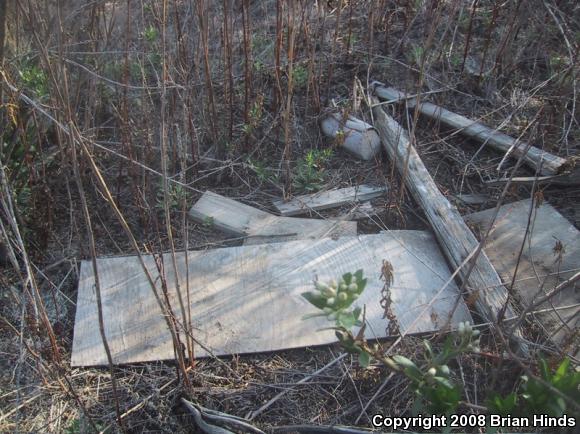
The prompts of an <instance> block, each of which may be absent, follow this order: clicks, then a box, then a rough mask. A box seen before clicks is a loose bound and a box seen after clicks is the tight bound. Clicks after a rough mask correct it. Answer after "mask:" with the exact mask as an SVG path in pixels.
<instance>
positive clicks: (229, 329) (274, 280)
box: [71, 231, 470, 366]
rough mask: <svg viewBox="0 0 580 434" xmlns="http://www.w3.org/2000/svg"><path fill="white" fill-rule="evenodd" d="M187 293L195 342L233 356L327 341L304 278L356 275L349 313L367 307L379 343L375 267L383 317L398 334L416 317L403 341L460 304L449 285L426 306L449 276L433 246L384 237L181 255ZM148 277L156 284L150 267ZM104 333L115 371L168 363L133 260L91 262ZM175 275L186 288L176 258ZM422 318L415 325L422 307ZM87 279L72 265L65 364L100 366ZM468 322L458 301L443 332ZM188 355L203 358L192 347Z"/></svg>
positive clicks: (85, 271)
mask: <svg viewBox="0 0 580 434" xmlns="http://www.w3.org/2000/svg"><path fill="white" fill-rule="evenodd" d="M187 254H188V263H189V273H188V276H189V288H190V297H191V312H192V320H193V327H194V334H195V336H194V337H195V338H196V339H197V340H199V341H200V342H202V343H204V344H205V345H206V346H207V347H208V348H209V349H211V351H212V352H213V353H214V354H217V355H226V354H240V353H253V352H263V351H273V350H281V349H286V348H296V347H304V346H312V345H321V344H327V343H331V342H334V341H335V340H336V338H335V335H334V332H333V331H332V330H326V331H317V330H318V329H321V328H323V327H327V326H329V324H330V323H329V322H327V321H326V320H325V319H322V318H313V319H309V320H303V319H302V317H303V315H305V314H307V313H314V312H316V309H315V308H314V307H312V306H311V305H310V304H309V303H308V302H306V300H304V298H303V297H302V296H301V293H302V292H304V291H309V290H312V288H313V285H312V281H313V279H316V278H319V279H321V280H323V281H327V280H329V279H331V278H335V279H336V278H338V277H340V276H341V275H342V274H344V273H346V272H352V271H356V270H357V269H363V270H364V274H365V277H367V278H368V284H367V288H366V290H365V292H364V293H363V295H362V296H361V298H360V299H359V301H357V305H359V306H362V305H365V306H366V318H367V320H368V326H367V337H369V338H372V337H384V336H385V335H386V327H387V326H388V320H386V319H383V309H382V308H381V306H380V299H381V289H382V287H383V281H382V280H381V279H380V277H381V269H382V263H383V260H388V261H390V262H391V264H392V265H393V268H394V284H393V286H392V288H391V293H392V297H391V298H392V302H393V303H392V308H393V311H394V313H395V315H396V317H397V321H398V322H399V326H400V327H401V328H402V329H403V330H405V329H406V328H407V327H409V326H410V325H411V323H412V322H413V321H414V320H415V319H417V318H419V320H418V322H417V323H416V325H415V326H414V327H413V328H412V329H411V330H410V331H412V332H425V331H433V330H437V329H439V328H440V327H442V326H443V325H444V324H445V322H446V321H447V318H448V315H449V314H450V312H451V310H452V307H453V305H454V303H455V301H456V300H457V298H458V297H459V293H458V288H457V287H456V286H455V285H454V284H452V285H450V286H448V287H447V288H445V289H444V290H443V292H442V293H441V294H440V295H439V297H437V298H436V299H435V301H434V303H433V305H432V306H430V307H428V304H429V302H430V301H431V300H432V299H433V298H434V297H435V296H436V295H437V293H438V291H439V289H440V288H441V287H442V286H443V284H444V283H445V282H446V281H447V280H448V279H449V276H450V273H449V268H448V267H447V264H446V263H445V260H444V258H443V256H442V255H441V253H440V251H439V248H438V247H437V243H436V242H435V240H434V239H433V237H432V236H431V235H430V234H428V233H426V232H418V231H393V232H391V233H390V234H380V235H364V236H360V237H349V238H340V239H338V240H333V239H329V238H326V239H320V240H316V241H308V240H300V241H291V242H286V243H276V244H263V245H256V246H240V247H229V248H222V249H213V250H207V251H191V252H188V253H187ZM164 259H165V260H164V263H165V270H166V272H165V275H166V279H167V285H168V291H169V298H170V300H171V302H172V303H173V304H175V303H176V289H175V287H176V285H175V277H174V276H175V274H176V273H175V272H174V269H173V267H172V265H171V264H172V262H171V259H170V256H169V254H166V255H165V256H164ZM146 262H147V266H148V268H149V269H150V270H151V272H152V273H153V275H154V276H158V275H159V273H158V272H157V270H156V268H155V265H154V260H153V258H152V257H151V256H148V257H146ZM98 269H99V277H100V281H101V291H102V297H103V314H104V319H105V333H106V335H107V340H108V343H109V345H110V347H111V352H112V354H113V359H114V362H115V363H116V364H124V363H134V362H146V361H153V360H166V359H172V358H173V348H172V344H171V337H170V334H169V332H168V330H167V325H166V321H165V320H164V319H163V317H162V315H161V311H160V309H159V307H158V305H157V303H156V302H155V300H154V298H153V296H152V294H151V288H150V287H149V285H148V283H147V281H146V279H145V277H144V275H143V271H142V269H141V268H140V265H139V263H138V260H137V259H136V257H133V256H129V257H117V258H100V259H98ZM177 274H178V275H179V276H180V286H181V288H185V286H186V285H185V282H184V279H185V276H186V270H185V253H183V252H182V253H179V254H178V255H177ZM426 307H428V308H427V309H426V312H425V313H424V314H423V315H421V316H420V314H421V312H422V311H423V310H424V309H425V308H426ZM96 315H97V309H96V304H95V294H94V275H93V271H92V267H91V266H90V264H89V263H88V262H83V263H82V264H81V273H80V279H79V288H78V300H77V312H76V319H75V330H74V339H73V351H72V361H71V363H72V365H73V366H94V365H104V364H106V363H107V361H106V356H105V353H104V350H103V346H102V341H101V338H100V336H99V332H98V329H97V327H96V326H95V324H96ZM467 320H470V314H469V312H468V309H467V307H466V306H465V305H464V304H463V302H461V303H460V304H459V307H458V309H457V310H456V311H455V313H454V315H453V318H452V324H456V323H458V322H459V321H467ZM196 356H197V357H204V356H207V353H206V352H205V351H204V350H202V349H201V348H200V347H199V346H197V347H196Z"/></svg>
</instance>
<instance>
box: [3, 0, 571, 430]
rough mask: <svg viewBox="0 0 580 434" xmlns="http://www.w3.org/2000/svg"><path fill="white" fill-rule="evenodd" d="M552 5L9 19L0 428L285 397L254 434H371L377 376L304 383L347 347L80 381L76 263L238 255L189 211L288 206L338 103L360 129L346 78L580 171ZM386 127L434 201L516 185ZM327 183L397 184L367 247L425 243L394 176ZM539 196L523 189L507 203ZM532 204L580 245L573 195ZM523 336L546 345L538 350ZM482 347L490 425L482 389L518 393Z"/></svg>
mask: <svg viewBox="0 0 580 434" xmlns="http://www.w3.org/2000/svg"><path fill="white" fill-rule="evenodd" d="M561 3H563V4H562V5H560V6H556V5H554V4H552V2H543V1H540V0H533V1H530V2H521V1H519V2H508V3H506V4H503V3H502V4H501V5H500V3H499V2H494V1H475V2H463V1H459V0H453V1H445V2H431V1H418V2H402V1H398V0H365V1H363V0H359V1H355V0H337V1H328V2H326V1H325V2H310V1H296V2H289V1H283V0H279V1H274V0H270V1H263V2H249V1H245V0H242V1H233V0H223V1H212V0H205V1H203V2H201V1H200V2H197V1H186V0H163V1H152V0H121V1H104V0H99V1H85V0H70V1H65V2H57V1H54V0H44V1H33V0H26V1H19V2H2V6H5V5H8V6H7V11H6V14H7V20H6V30H7V31H6V37H5V41H4V44H3V45H4V46H5V50H4V53H3V59H2V58H1V56H0V62H1V63H2V69H1V71H2V77H1V90H0V98H1V101H0V104H1V106H0V125H1V126H2V128H1V129H0V135H1V139H2V147H1V149H0V159H1V164H2V165H3V167H4V170H5V175H2V190H1V194H0V197H1V199H2V202H1V213H0V221H1V223H2V228H1V234H0V236H1V238H0V241H1V243H0V247H2V251H0V253H1V255H0V256H1V257H0V261H1V264H0V267H1V268H0V296H1V297H2V302H1V303H0V351H1V353H2V357H1V358H0V372H1V374H0V408H1V411H0V414H1V415H0V430H1V431H23V432H24V431H26V432H89V431H91V430H92V429H98V430H102V429H105V428H108V429H110V430H111V431H117V430H127V431H130V432H158V431H159V432H193V431H194V428H193V422H192V419H191V417H190V416H189V415H188V414H186V413H185V410H184V408H183V407H182V406H180V404H179V398H180V397H182V396H187V397H188V398H190V399H191V400H194V401H197V402H199V403H201V404H202V405H204V406H205V407H208V408H215V409H218V410H221V411H224V412H227V413H231V414H234V415H238V416H246V415H247V414H249V413H250V412H252V411H255V410H256V409H258V408H260V406H262V405H263V404H264V403H265V402H267V401H268V400H269V399H270V398H272V397H273V396H275V395H276V394H277V393H279V392H280V391H281V390H288V393H286V394H285V395H284V396H283V397H282V398H280V399H279V400H278V401H276V402H275V403H274V404H273V405H272V406H271V407H269V408H268V409H267V410H265V411H264V412H263V413H261V414H260V415H259V416H258V417H256V419H255V420H254V422H255V423H256V424H257V425H259V426H261V427H272V426H277V425H288V424H304V423H316V424H335V423H340V424H345V425H353V424H355V421H357V420H358V424H359V425H361V426H369V423H370V422H369V419H368V417H367V416H365V414H364V413H361V409H362V408H363V407H364V406H365V405H366V403H368V402H369V400H370V399H371V397H372V396H373V395H374V394H375V392H376V391H377V390H378V388H379V386H380V385H381V384H382V383H383V380H384V378H385V377H386V375H385V372H384V371H383V370H382V369H380V368H378V367H374V368H371V369H368V370H362V369H360V368H359V367H357V365H356V363H355V362H354V361H352V360H351V359H350V358H349V357H347V358H345V359H343V360H342V361H341V362H339V363H336V364H335V365H333V366H332V367H331V368H329V369H328V370H326V371H324V372H323V373H322V374H321V375H318V376H316V377H315V378H313V379H312V380H311V381H309V382H307V383H305V384H303V385H298V386H296V385H295V383H296V382H297V381H299V380H300V379H302V378H304V377H305V376H306V375H308V374H309V373H312V372H314V371H316V370H317V369H319V368H320V367H321V366H324V365H325V364H326V363H328V362H330V361H332V360H333V359H334V358H335V357H336V356H337V355H338V354H339V353H340V349H339V348H337V347H325V348H313V349H303V350H294V351H285V352H280V353H276V354H264V355H253V356H244V357H233V358H225V359H224V360H223V363H219V362H218V361H216V360H201V361H198V362H197V364H196V366H195V367H194V368H190V367H188V366H186V362H185V361H182V363H181V364H180V363H172V362H166V363H161V362H160V363H157V364H146V365H136V366H123V367H115V368H113V367H109V368H103V369H71V367H70V365H69V362H68V361H69V359H70V351H71V343H72V329H73V319H74V312H75V305H74V303H75V300H76V284H77V278H78V263H79V261H80V260H84V259H90V258H91V257H92V256H93V255H94V254H96V255H112V254H120V253H123V254H127V253H128V254H135V253H136V251H135V250H136V249H135V246H138V247H137V248H138V249H140V251H141V252H143V253H144V252H159V251H166V250H175V249H180V248H195V249H204V248H213V247H218V246H227V245H235V244H236V243H239V240H229V239H227V238H226V237H225V236H224V235H223V234H221V233H218V232H216V231H214V230H212V229H211V228H208V227H205V226H203V225H195V224H193V223H191V222H189V221H188V219H187V214H186V212H187V209H188V207H189V206H191V204H192V203H193V202H194V201H195V200H196V199H197V198H198V197H199V196H200V194H201V193H202V192H203V191H205V190H206V189H212V190H214V191H217V192H219V193H220V194H224V195H227V196H229V197H233V198H236V199H240V200H242V201H244V202H246V203H249V204H253V205H255V206H258V207H261V208H264V209H268V208H269V207H270V201H271V199H272V198H274V197H280V196H282V195H288V194H292V193H294V192H295V191H293V187H292V185H293V183H292V178H293V177H294V176H295V173H296V172H295V170H294V169H295V167H296V165H297V162H298V161H299V160H300V159H301V158H303V157H304V155H305V154H306V152H307V151H309V150H311V149H324V148H327V147H333V146H334V145H335V144H334V143H331V142H329V141H328V140H326V139H324V138H323V137H322V136H321V133H320V131H319V128H318V120H319V117H320V116H321V114H322V113H324V107H326V106H327V105H329V104H330V102H331V100H334V102H335V103H337V104H338V106H339V107H341V108H342V109H344V110H345V111H348V112H351V113H354V114H356V115H357V116H359V117H361V118H365V119H366V120H367V121H370V117H369V115H368V113H367V112H366V111H365V108H364V104H363V103H362V102H361V96H360V94H357V93H355V92H354V90H353V89H355V79H359V80H360V81H361V82H362V84H363V86H366V84H367V80H369V79H375V80H381V81H383V82H388V83H390V84H393V85H395V86H397V87H399V88H401V89H403V90H409V91H410V92H417V91H431V92H433V91H435V93H433V94H431V95H430V97H429V98H431V99H432V101H434V102H436V103H438V104H440V105H443V106H445V107H447V108H449V109H450V110H453V111H456V112H458V113H462V114H464V115H466V116H469V117H471V118H474V119H482V120H483V121H484V122H485V123H487V124H488V125H493V126H500V125H501V128H502V131H504V132H507V133H509V134H512V135H514V136H519V135H520V134H522V133H523V137H524V138H525V139H526V140H528V141H530V142H532V143H534V144H535V145H536V146H539V147H543V148H544V149H545V150H546V151H549V152H552V153H555V154H557V155H560V156H563V157H569V156H575V155H578V148H577V144H578V142H579V140H580V125H579V124H578V117H577V116H578V111H579V109H578V103H577V93H578V77H577V76H578V67H577V58H578V51H579V47H580V46H579V40H578V34H579V32H580V19H579V18H578V17H579V13H580V10H579V6H577V5H574V2H561ZM290 5H291V6H290ZM1 12H2V9H1V8H0V15H1ZM0 18H1V16H0ZM0 23H2V20H1V19H0ZM0 35H2V33H0ZM393 110H394V112H395V116H396V117H397V118H398V119H399V120H400V121H401V122H402V123H403V124H404V125H406V126H408V127H409V129H410V130H411V131H412V134H413V135H414V136H415V137H416V143H417V147H418V149H419V152H420V154H421V156H422V158H423V159H424V161H425V162H426V165H427V167H428V169H429V170H430V172H431V174H432V175H433V177H434V179H435V180H436V182H437V183H438V185H439V186H440V187H441V189H442V191H443V192H444V193H446V194H447V193H449V194H459V193H485V194H488V195H490V196H492V197H497V196H499V194H500V190H498V189H497V187H492V186H489V185H487V184H484V182H485V181H488V180H491V179H495V178H498V177H501V176H503V175H504V174H506V173H509V172H510V170H512V169H513V167H514V162H513V161H511V160H508V161H507V162H506V164H505V165H503V166H502V168H501V170H500V171H498V170H497V165H498V163H499V161H501V159H502V157H503V156H502V155H501V154H498V153H496V152H495V151H491V150H488V149H483V150H479V149H478V148H479V146H478V145H477V144H475V143H471V142H467V141H466V140H465V139H463V138H461V137H459V136H458V135H457V134H454V133H453V132H450V131H446V130H444V129H440V128H439V126H438V125H433V124H431V123H429V122H426V121H425V120H423V119H419V118H417V117H416V116H412V113H411V114H406V113H403V111H401V110H400V109H393ZM73 150H75V151H76V152H75V153H73ZM75 154H76V156H77V157H78V173H77V174H76V175H75V170H74V168H75V160H74V158H73V157H74V155H75ZM93 163H94V165H92V164H93ZM324 165H325V183H326V185H332V186H348V185H354V184H357V183H362V182H371V183H381V184H384V183H388V184H389V185H390V193H389V197H387V198H385V199H384V200H383V201H382V202H378V203H377V204H378V205H379V206H380V207H381V212H380V213H379V215H378V216H375V217H373V218H371V219H367V220H365V221H363V222H361V224H360V225H359V228H360V229H359V230H361V231H363V232H368V233H374V232H377V231H379V230H381V229H385V228H389V229H401V228H407V229H425V228H427V223H426V222H425V219H424V217H423V216H422V215H421V213H420V211H418V210H417V209H416V207H415V205H414V204H413V202H412V200H411V199H410V197H408V195H407V194H406V193H405V192H401V190H400V183H399V180H398V179H397V177H396V176H395V175H394V173H395V172H394V171H393V170H392V167H391V165H390V163H389V162H388V161H386V160H383V159H381V158H378V159H377V160H376V161H373V162H368V163H363V162H359V161H354V160H353V159H352V158H351V157H350V156H348V155H346V154H344V153H343V152H342V151H340V150H335V152H334V154H333V156H332V157H331V158H330V159H328V161H326V162H325V164H324ZM526 170H527V169H521V174H528V175H530V174H531V173H529V172H527V171H526ZM80 191H82V192H83V193H84V195H85V197H86V204H87V209H88V215H86V216H84V215H83V213H82V207H83V200H82V199H83V198H82V195H81V194H80ZM107 194H110V198H111V199H112V201H114V202H115V203H116V204H117V205H118V210H115V208H114V207H113V206H111V201H109V202H107V201H106V200H105V199H106V197H107ZM530 194H531V191H530V189H529V188H527V187H521V188H520V189H514V190H513V191H510V192H509V196H508V199H509V200H511V199H514V200H515V199H520V198H525V197H529V196H530ZM543 194H544V197H545V199H546V200H548V201H549V202H550V203H552V204H553V205H555V206H556V207H557V208H558V209H559V210H560V211H561V212H562V213H563V214H564V215H565V216H566V217H568V218H570V219H571V220H574V219H576V225H578V221H577V215H576V214H574V213H575V211H576V210H577V209H578V207H579V205H578V204H579V203H580V199H579V197H580V190H579V189H578V188H575V187H568V188H561V187H560V188H549V187H547V188H545V189H544V191H543ZM336 212H337V211H336V210H335V211H328V212H324V213H322V217H330V216H333V215H335V214H334V213H336ZM122 220H124V221H125V222H126V226H125V227H124V226H123V224H122ZM89 222H90V226H89ZM89 228H90V229H91V230H90V231H88V232H87V230H88V229H89ZM91 238H94V240H95V246H94V251H92V249H91V248H89V246H90V240H91ZM11 256H12V257H11ZM173 308H174V311H175V312H180V310H179V306H174V307H173ZM179 315H181V313H179ZM96 326H97V325H95V327H96ZM528 327H529V328H530V330H529V331H530V336H533V337H534V339H538V342H540V339H541V337H542V336H541V332H539V331H537V330H534V329H533V325H528ZM176 333H178V334H179V330H176ZM430 338H431V337H430ZM433 341H434V342H435V344H436V345H437V343H436V342H437V337H433ZM420 348H421V346H420V345H418V340H417V338H412V337H408V338H405V340H404V341H403V345H402V347H401V348H400V349H401V352H402V353H403V354H406V355H408V356H413V357H419V356H420V354H419V353H420V351H421V350H420ZM484 349H485V354H483V355H481V356H471V357H463V358H462V359H460V360H459V361H458V364H457V366H455V367H454V368H456V369H454V372H456V374H457V380H458V381H459V382H461V383H463V384H464V387H465V392H466V396H465V397H464V399H465V400H467V401H468V402H470V403H472V404H479V405H483V399H484V397H485V396H486V392H487V391H488V390H500V389H501V390H504V391H509V390H512V389H513V387H514V386H515V384H516V381H517V377H518V374H519V373H520V367H519V366H518V365H517V364H516V363H514V362H513V361H511V360H508V359H504V358H503V347H502V345H501V343H500V342H498V341H497V340H496V339H495V337H494V335H493V334H492V333H491V332H488V333H486V334H485V345H484ZM112 376H113V377H112ZM112 378H114V379H115V380H116V386H117V387H116V389H117V390H116V393H113V388H112V386H113V382H112ZM185 378H187V381H185V380H184V379H185ZM412 398H413V397H412V396H411V393H410V392H409V391H408V390H407V384H406V382H405V381H404V380H403V379H402V378H398V377H395V378H393V379H392V380H390V381H389V382H388V383H387V385H386V387H384V388H383V389H382V392H380V393H379V395H378V396H377V398H376V399H374V400H373V402H372V403H371V405H370V406H369V408H368V409H367V410H366V414H368V415H372V414H374V413H375V412H377V411H379V410H380V411H383V412H390V413H391V414H397V415H402V414H406V413H409V412H410V407H411V401H412ZM116 406H118V411H119V413H120V414H121V420H122V423H121V424H119V423H118V418H119V417H118V416H119V415H116V408H115V407H116ZM462 411H466V412H468V411H471V410H469V409H468V408H463V409H462ZM361 414H362V417H360V419H359V416H360V415H361Z"/></svg>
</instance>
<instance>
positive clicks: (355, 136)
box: [320, 113, 381, 161]
mask: <svg viewBox="0 0 580 434" xmlns="http://www.w3.org/2000/svg"><path fill="white" fill-rule="evenodd" d="M320 128H321V129H322V132H323V133H324V134H325V135H326V136H328V137H332V138H334V139H336V138H337V137H338V134H339V133H341V134H342V137H341V139H340V141H339V145H340V147H342V148H344V149H346V150H347V151H348V152H350V153H351V154H353V155H355V156H357V157H358V158H360V159H361V160H365V161H368V160H371V159H372V158H374V157H375V155H377V154H378V153H379V152H380V151H381V139H380V138H379V135H378V134H377V132H376V131H375V129H374V128H373V126H372V125H369V124H367V123H366V122H363V121H361V120H360V119H357V118H355V117H353V116H349V117H348V119H346V121H345V120H343V118H342V116H341V115H340V114H338V113H333V114H331V115H330V116H327V117H326V118H324V119H322V121H321V122H320Z"/></svg>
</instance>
